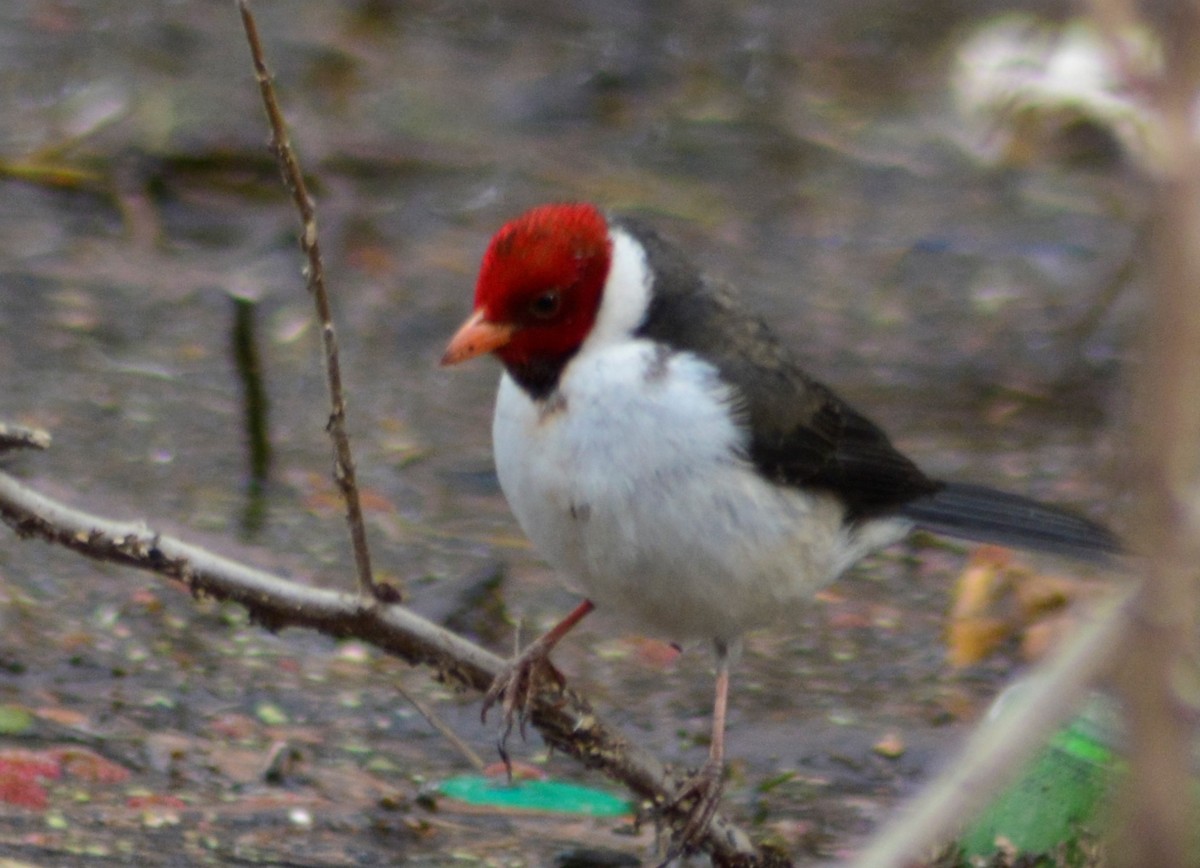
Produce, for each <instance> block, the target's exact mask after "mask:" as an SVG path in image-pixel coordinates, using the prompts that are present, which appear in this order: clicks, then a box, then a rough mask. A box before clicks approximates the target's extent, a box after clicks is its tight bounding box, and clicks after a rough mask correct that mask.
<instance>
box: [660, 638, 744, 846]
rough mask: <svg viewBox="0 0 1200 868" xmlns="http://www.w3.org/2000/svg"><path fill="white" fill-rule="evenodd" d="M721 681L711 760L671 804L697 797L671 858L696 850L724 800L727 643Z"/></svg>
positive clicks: (720, 648) (720, 649)
mask: <svg viewBox="0 0 1200 868" xmlns="http://www.w3.org/2000/svg"><path fill="white" fill-rule="evenodd" d="M716 648H717V680H716V685H715V691H714V694H715V695H714V697H713V713H712V740H711V741H710V742H709V748H708V759H707V760H706V761H705V763H704V765H702V766H701V767H700V769H699V771H697V772H696V774H694V775H692V777H691V778H689V779H688V780H687V782H686V783H685V784H684V785H683V786H682V787H680V788H679V792H678V793H676V794H675V797H674V798H673V799H672V800H671V803H670V806H671V807H676V806H679V805H682V804H683V802H685V801H686V800H687V799H688V798H694V799H695V801H693V802H692V804H691V806H690V807H689V808H688V813H687V821H686V822H685V823H684V825H683V828H682V829H681V830H680V832H679V834H678V836H677V837H676V839H675V842H674V845H673V847H672V853H671V854H670V856H668V859H670V858H673V857H674V856H675V855H679V854H681V853H684V852H686V851H688V850H690V849H692V848H693V847H694V846H695V844H696V842H697V841H699V840H700V838H701V837H703V835H704V832H705V830H706V829H707V828H708V823H709V821H710V820H711V819H712V817H713V814H715V813H716V812H717V806H718V805H719V804H720V803H721V790H722V789H723V787H724V785H725V779H724V775H725V711H726V709H727V708H728V707H729V649H728V648H727V647H726V645H725V643H724V642H717V643H716Z"/></svg>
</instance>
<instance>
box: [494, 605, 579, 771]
mask: <svg viewBox="0 0 1200 868" xmlns="http://www.w3.org/2000/svg"><path fill="white" fill-rule="evenodd" d="M593 608H595V607H594V606H593V605H592V602H591V600H584V601H583V602H582V603H580V604H579V605H578V606H576V607H575V608H574V609H572V610H571V612H570V614H568V615H567V617H565V618H563V619H562V620H561V621H560V622H558V624H556V625H555V626H554V627H553V628H552V629H551V630H549V631H548V632H547V633H546V634H545V635H544V636H542V637H541V638H539V639H538V640H537V641H535V642H534V643H533V644H531V645H530V646H529V647H528V648H526V649H525V650H524V651H523V652H521V654H519V655H518V656H517V657H516V658H514V659H513V660H512V662H510V663H509V664H508V666H506V667H505V668H504V670H503V671H502V672H501V673H500V674H499V675H497V676H496V680H495V681H493V682H492V686H491V687H489V688H488V691H487V693H485V694H484V695H483V708H482V709H480V712H479V720H480V722H482V723H487V714H488V711H490V710H491V708H492V706H493V705H495V704H496V703H497V702H499V703H500V708H501V710H502V711H503V712H504V717H503V721H502V722H503V725H504V726H503V729H502V731H501V733H500V741H499V745H498V747H499V750H500V758H501V759H502V760H504V766H505V768H507V769H508V773H509V777H511V776H512V763H511V762H509V759H508V750H507V745H508V737H509V736H510V735H511V734H512V728H513V721H516V722H517V724H518V726H519V729H520V733H521V738H522V739H523V738H525V721H527V720H528V719H529V717H530V715H531V713H532V712H533V698H534V696H535V695H536V694H537V693H538V691H539V690H540V689H541V685H542V683H543V682H545V681H546V680H547V679H549V680H550V681H552V682H553V683H554V686H555V687H556V688H557V689H558V690H562V688H563V687H564V686H565V685H566V683H567V679H566V678H564V677H563V674H562V673H561V672H559V671H558V670H557V669H556V668H555V667H554V664H553V663H551V662H550V651H551V650H553V648H554V646H555V645H557V644H558V641H559V640H560V639H562V637H563V636H565V635H566V634H567V632H568V631H570V629H571V628H572V627H574V626H575V625H576V624H578V623H579V622H580V621H582V620H583V618H584V617H585V616H586V615H587V614H588V613H589V612H591V611H592V609H593Z"/></svg>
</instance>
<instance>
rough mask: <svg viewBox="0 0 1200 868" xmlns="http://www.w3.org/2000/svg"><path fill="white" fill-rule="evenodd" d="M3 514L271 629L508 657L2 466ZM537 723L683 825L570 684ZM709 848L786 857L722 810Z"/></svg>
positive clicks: (646, 767) (418, 661) (474, 667)
mask: <svg viewBox="0 0 1200 868" xmlns="http://www.w3.org/2000/svg"><path fill="white" fill-rule="evenodd" d="M0 520H3V521H4V523H5V524H7V525H9V526H10V527H11V528H12V529H13V530H14V531H15V532H16V533H17V535H18V536H20V537H22V538H26V539H28V538H38V539H42V540H44V541H46V542H49V543H52V544H55V545H61V546H64V547H66V548H68V549H71V550H72V551H75V552H78V553H79V554H81V555H84V556H86V557H89V558H92V559H95V560H99V561H110V562H113V563H118V564H122V565H124V566H128V567H133V568H135V569H140V570H146V571H148V572H152V573H156V574H158V575H161V576H165V577H167V578H170V579H174V580H176V581H178V582H181V583H182V584H184V585H185V586H186V587H187V588H188V590H190V591H191V592H192V594H194V595H196V596H205V597H212V598H215V599H218V600H230V601H233V602H236V603H240V604H241V605H243V606H245V607H246V609H247V610H248V611H249V613H250V616H251V618H252V619H253V620H254V621H255V622H257V623H258V624H260V625H261V626H263V627H265V628H267V629H269V630H273V631H275V630H282V629H284V628H285V627H305V628H308V629H312V630H317V631H318V632H321V633H325V634H326V635H329V636H334V637H337V638H349V637H353V638H355V639H359V640H361V641H364V642H370V643H371V644H372V645H375V646H376V647H378V648H381V649H382V650H384V651H386V652H388V653H390V654H393V655H395V656H397V657H400V658H402V659H404V660H406V661H408V662H409V663H411V664H413V665H420V666H427V667H429V668H431V669H433V670H434V671H435V673H436V674H437V677H438V678H439V679H441V680H443V681H446V682H450V683H454V684H458V685H461V686H465V687H469V688H472V689H474V690H478V691H483V690H486V689H487V687H488V686H489V685H490V684H491V683H492V681H493V680H494V679H495V677H496V676H497V675H498V674H499V673H500V671H501V669H502V668H503V666H504V662H505V661H504V660H502V659H501V658H500V657H498V656H496V655H495V654H492V653H491V652H490V651H486V650H484V649H483V648H480V647H479V646H478V645H475V644H473V643H471V642H469V641H467V640H466V639H464V638H462V637H461V636H458V635H456V634H455V633H452V632H450V631H449V630H446V629H444V628H443V627H440V626H438V625H437V624H434V623H433V622H431V621H428V620H426V619H425V618H422V617H421V616H420V615H417V614H416V613H414V612H412V611H410V610H409V609H407V608H405V607H404V606H400V605H378V604H373V605H364V604H363V599H362V597H361V596H358V595H355V594H347V593H343V592H338V591H328V590H323V589H320V588H311V587H307V586H305V585H301V584H298V583H296V582H292V581H288V580H287V579H284V578H281V577H279V576H275V575H272V574H271V573H267V572H264V571H262V570H257V569H254V568H253V567H249V566H246V565H245V564H242V563H239V562H237V561H234V560H231V559H230V558H226V557H222V556H221V555H218V554H215V553H213V552H210V551H207V550H206V549H203V548H200V547H199V546H195V545H191V544H190V543H187V542H185V541H183V540H180V539H177V538H175V537H171V536H167V535H166V534H160V533H156V532H155V531H153V530H152V529H150V528H149V527H147V526H146V524H145V523H143V522H116V521H111V520H109V519H106V518H101V517H100V516H96V515H91V514H89V513H85V512H81V511H79V510H76V509H74V508H72V507H69V506H67V505H65V504H62V503H59V502H57V501H55V500H52V499H50V498H48V497H46V496H45V495H42V494H39V493H38V492H36V491H33V490H32V489H30V488H28V487H27V486H25V485H23V484H21V483H20V482H18V481H17V480H16V479H14V478H13V477H11V476H9V475H8V474H6V473H3V472H0ZM531 719H532V723H533V725H534V726H535V727H536V728H537V730H538V731H539V732H540V733H541V735H542V738H543V739H545V741H546V743H547V744H548V745H549V746H550V747H552V748H553V749H555V750H558V751H561V752H562V753H565V754H567V755H569V756H571V757H574V758H575V759H576V760H578V761H580V762H581V763H583V765H585V766H587V767H588V768H593V769H598V770H599V771H601V772H603V773H604V774H606V775H608V776H609V777H610V778H612V779H613V780H615V781H617V782H619V783H621V784H623V785H624V786H625V787H626V788H627V789H628V790H629V791H630V792H632V793H633V794H634V795H635V796H636V797H637V798H638V799H639V800H641V801H642V802H643V803H647V804H649V805H652V806H656V807H658V808H660V809H661V810H662V821H663V822H664V823H666V824H668V825H670V826H671V827H673V828H677V827H680V826H682V825H683V824H684V823H685V822H686V820H687V817H686V812H685V811H683V810H681V809H679V808H674V809H667V808H662V806H664V805H667V804H668V803H669V802H670V801H671V796H672V794H673V793H674V792H675V791H676V790H677V789H678V787H679V785H680V783H681V779H677V778H676V777H675V776H674V775H673V774H672V773H670V772H668V771H667V769H666V768H665V767H664V766H663V764H662V763H660V762H659V761H658V760H657V759H656V758H655V757H654V756H652V755H651V754H650V753H648V752H647V751H645V750H642V749H641V748H639V747H637V746H636V745H635V744H633V742H631V741H630V740H629V739H628V738H626V737H625V736H624V735H623V734H622V733H621V732H619V731H618V730H617V729H615V728H614V727H612V726H610V725H609V724H607V723H605V722H604V721H602V720H601V719H600V718H599V717H597V716H596V714H595V712H593V711H592V708H591V705H590V704H589V703H588V701H587V700H586V699H585V698H584V697H583V696H581V695H579V694H578V693H576V692H574V691H571V690H567V691H564V692H563V693H562V694H558V693H543V694H542V695H540V696H538V697H537V698H536V700H535V702H534V707H533V715H532V718H531ZM702 846H704V847H705V848H706V849H708V850H709V852H710V853H711V854H712V856H713V861H714V862H715V863H716V864H718V865H726V866H733V865H736V866H783V865H787V864H790V863H789V862H788V861H787V860H786V858H784V857H782V856H781V855H779V854H777V853H775V852H774V851H771V850H768V849H766V848H763V849H761V850H756V849H755V847H754V845H753V844H752V843H751V842H750V838H749V836H748V835H747V834H746V833H745V832H744V831H742V830H741V829H740V828H738V827H737V826H734V825H733V824H731V823H730V822H729V821H728V820H725V819H723V818H722V817H720V816H717V817H715V818H714V819H713V822H712V825H711V826H710V827H709V831H708V834H707V836H706V838H705V839H704V841H703V842H702Z"/></svg>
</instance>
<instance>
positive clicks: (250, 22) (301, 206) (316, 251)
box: [238, 0, 400, 602]
mask: <svg viewBox="0 0 1200 868" xmlns="http://www.w3.org/2000/svg"><path fill="white" fill-rule="evenodd" d="M238 9H239V10H240V11H241V15H242V25H243V27H245V30H246V39H247V41H248V42H249V43H250V54H251V57H252V58H253V60H254V72H255V75H256V77H257V78H258V87H259V90H260V91H261V92H262V99H263V106H264V107H265V108H266V111H267V121H268V123H269V124H270V126H271V150H272V151H273V152H274V153H275V156H276V158H277V159H278V160H279V168H280V171H281V172H282V173H283V181H284V184H285V185H286V186H287V188H288V190H290V191H291V194H292V201H293V202H294V203H295V205H296V210H297V211H298V212H299V214H300V223H301V227H302V228H301V234H300V247H301V249H303V251H304V253H305V255H306V256H307V257H308V265H307V268H306V269H305V275H306V277H307V279H308V289H309V292H310V293H311V294H312V296H313V300H314V301H315V302H316V305H317V319H318V321H319V322H320V324H321V342H322V345H323V347H324V350H325V375H326V376H325V379H326V383H327V385H328V386H329V402H330V413H329V423H328V425H327V426H326V430H327V431H328V432H329V437H330V439H331V440H332V441H333V476H334V479H335V481H336V482H337V485H338V488H339V489H340V490H341V492H342V497H343V499H344V500H345V502H346V522H347V524H348V525H349V527H350V541H351V544H352V546H353V549H354V563H355V567H356V569H357V573H358V588H359V592H360V593H361V594H362V595H363V596H364V597H366V598H368V599H370V600H382V601H384V602H399V601H400V593H399V591H398V589H396V588H395V587H394V586H392V585H391V584H387V585H380V584H376V582H375V578H374V574H373V573H372V570H371V553H370V549H369V548H368V546H367V530H366V524H365V523H364V521H363V513H362V504H361V502H360V500H359V496H358V481H357V479H356V476H355V471H354V456H353V455H352V453H351V451H350V436H349V435H348V434H347V433H346V401H345V397H344V395H343V390H342V373H341V363H340V362H339V360H338V345H337V333H336V332H335V330H334V327H333V314H332V313H331V311H330V307H329V295H328V293H327V292H326V291H325V268H324V265H323V264H322V261H321V246H320V241H319V239H318V236H317V212H316V206H315V205H314V204H313V200H312V197H311V196H309V194H308V186H307V185H306V184H305V183H304V174H303V172H301V170H300V163H299V161H298V160H297V159H296V153H295V151H293V150H292V145H291V140H290V139H289V137H288V133H287V124H286V123H285V122H284V119H283V112H282V111H281V110H280V108H279V101H278V99H277V98H276V96H275V86H274V84H273V83H272V80H271V73H270V71H269V70H268V69H267V64H266V60H265V59H264V55H263V47H262V41H261V40H260V39H259V36H258V25H257V23H256V22H255V20H254V16H253V15H252V14H251V12H250V7H249V4H248V3H247V0H238Z"/></svg>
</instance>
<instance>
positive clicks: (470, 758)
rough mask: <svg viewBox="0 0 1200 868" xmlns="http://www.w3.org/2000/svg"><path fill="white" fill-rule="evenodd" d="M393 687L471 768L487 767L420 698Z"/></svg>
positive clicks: (478, 769) (480, 768)
mask: <svg viewBox="0 0 1200 868" xmlns="http://www.w3.org/2000/svg"><path fill="white" fill-rule="evenodd" d="M393 687H394V689H395V690H396V692H397V693H399V694H400V695H401V696H403V697H404V698H405V700H406V701H407V702H408V704H409V705H411V706H412V707H413V708H415V709H416V710H417V712H418V713H419V714H420V715H421V717H423V718H425V722H426V723H428V724H429V725H430V726H432V727H433V728H434V729H436V730H437V731H438V733H439V734H440V735H441V736H442V738H444V739H446V741H448V742H450V746H451V747H453V748H454V749H455V750H456V751H458V752H459V754H460V755H461V756H462V758H463V759H465V760H466V761H467V762H468V763H470V765H471V767H472V768H473V769H475V770H476V771H480V772H481V771H483V770H484V769H485V768H487V763H485V762H484V761H483V757H481V756H480V755H479V754H477V753H476V752H475V751H474V750H473V749H472V748H471V746H470V745H469V744H467V743H466V742H465V741H463V740H462V739H461V738H459V737H458V733H457V732H455V731H454V730H452V729H451V728H450V727H448V726H447V725H446V722H445V721H444V720H442V719H441V718H440V717H438V715H437V714H436V713H435V712H434V710H433V709H432V708H430V707H429V706H428V705H426V704H425V703H424V702H422V701H421V700H419V699H417V697H415V696H413V695H412V694H411V693H409V692H408V691H407V690H405V689H404V688H403V687H401V686H400V685H398V684H396V685H393Z"/></svg>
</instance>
